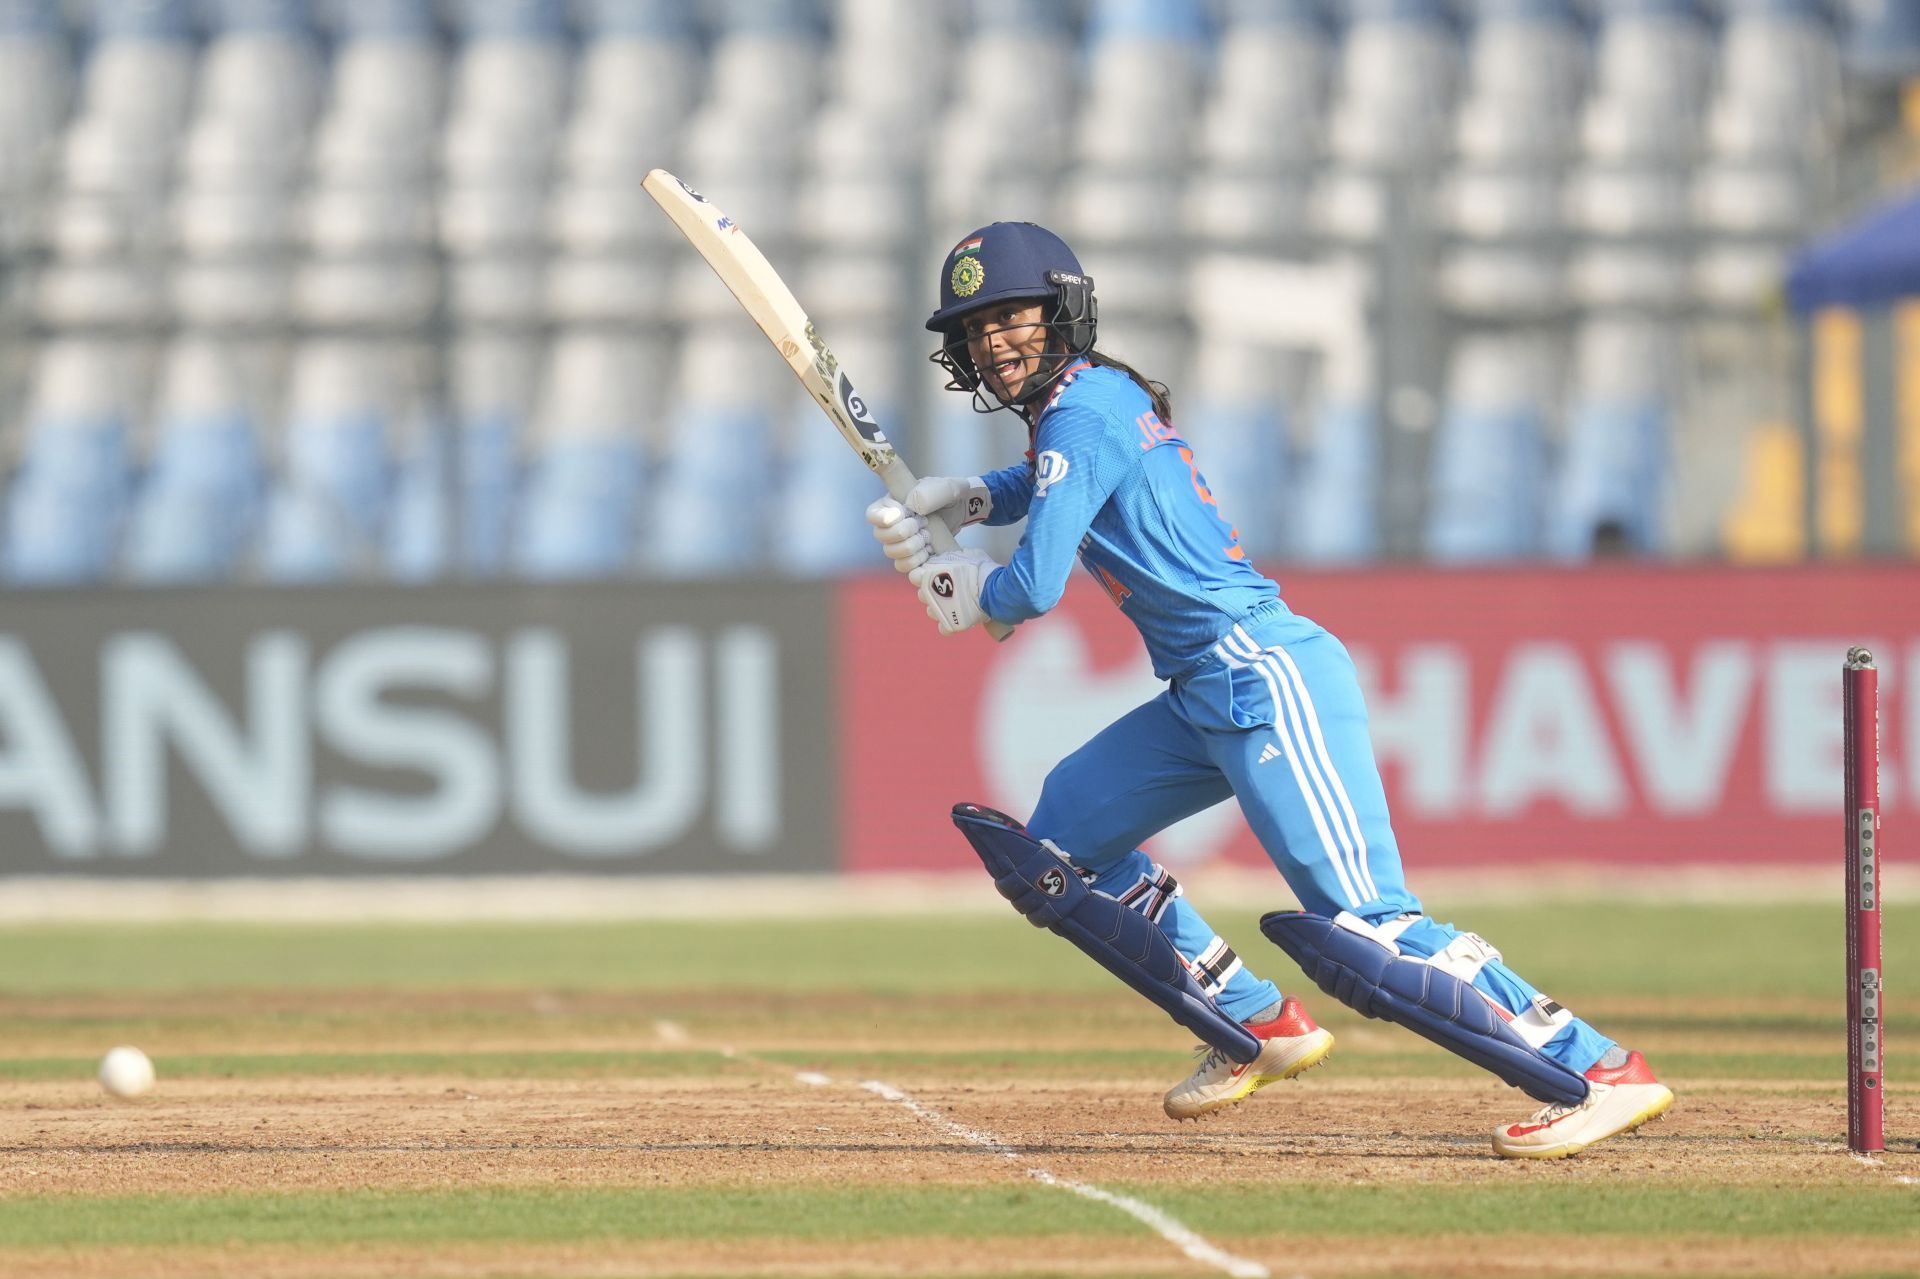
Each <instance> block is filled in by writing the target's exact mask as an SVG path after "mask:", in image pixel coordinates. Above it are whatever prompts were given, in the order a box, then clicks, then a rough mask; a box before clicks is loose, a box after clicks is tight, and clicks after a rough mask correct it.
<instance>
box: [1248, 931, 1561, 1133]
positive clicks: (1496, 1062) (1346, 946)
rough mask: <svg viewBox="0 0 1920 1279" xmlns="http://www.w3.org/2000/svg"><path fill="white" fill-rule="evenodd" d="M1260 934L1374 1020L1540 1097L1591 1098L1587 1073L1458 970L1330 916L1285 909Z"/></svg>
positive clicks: (1320, 983) (1332, 992)
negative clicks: (1534, 1039)
mask: <svg viewBox="0 0 1920 1279" xmlns="http://www.w3.org/2000/svg"><path fill="white" fill-rule="evenodd" d="M1260 931H1261V932H1263V933H1265V934H1266V935H1267V940H1269V941H1271V942H1272V943H1273V944H1274V945H1276V946H1278V947H1279V948H1280V949H1281V950H1284V951H1286V952H1287V954H1289V955H1291V956H1293V959H1294V962H1295V963H1297V964H1299V965H1300V967H1301V969H1302V970H1303V971H1304V972H1305V973H1306V974H1307V976H1309V977H1311V978H1312V979H1313V980H1314V983H1315V984H1316V985H1318V986H1319V987H1320V989H1322V990H1324V991H1326V992H1327V993H1328V994H1329V995H1332V996H1333V997H1334V998H1335V999H1337V1000H1339V1001H1340V1002H1341V1003H1343V1004H1345V1005H1346V1006H1347V1007H1349V1008H1351V1009H1354V1010H1355V1011H1356V1012H1359V1013H1361V1014H1363V1015H1365V1016H1368V1017H1377V1018H1379V1019H1380V1020H1382V1021H1390V1022H1392V1023H1394V1024H1395V1025H1396V1026H1405V1027H1406V1028H1407V1029H1408V1030H1411V1031H1412V1032H1413V1033H1414V1034H1416V1035H1419V1036H1421V1037H1423V1038H1426V1039H1431V1040H1432V1041H1433V1042H1434V1043H1436V1044H1439V1045H1440V1046H1441V1047H1442V1048H1445V1049H1446V1050H1447V1051H1448V1052H1451V1053H1454V1054H1457V1055H1458V1056H1461V1057H1464V1058H1466V1059H1467V1060H1468V1061H1470V1062H1472V1063H1473V1064H1474V1065H1476V1066H1480V1067H1482V1068H1483V1069H1486V1070H1490V1071H1492V1072H1493V1073H1494V1074H1496V1075H1498V1076H1499V1077H1500V1078H1502V1079H1504V1080H1506V1081H1507V1082H1508V1083H1510V1084H1512V1085H1513V1086H1514V1087H1515V1088H1518V1089H1520V1090H1521V1091H1522V1092H1524V1093H1526V1094H1527V1095H1528V1096H1530V1097H1535V1098H1538V1099H1539V1100H1541V1101H1546V1102H1557V1103H1559V1104H1561V1105H1574V1104H1576V1103H1578V1102H1582V1101H1585V1100H1586V1099H1587V1081H1586V1077H1585V1076H1583V1075H1581V1074H1580V1073H1579V1072H1578V1071H1575V1070H1574V1069H1572V1068H1571V1067H1569V1066H1565V1065H1562V1064H1561V1063H1560V1062H1557V1061H1555V1060H1554V1059H1553V1058H1551V1057H1549V1056H1547V1055H1546V1054H1545V1053H1543V1052H1541V1051H1540V1050H1539V1049H1538V1048H1535V1047H1534V1046H1533V1045H1532V1044H1530V1043H1528V1042H1527V1041H1526V1040H1524V1039H1522V1038H1521V1037H1520V1035H1519V1033H1518V1032H1517V1031H1515V1030H1514V1029H1513V1027H1511V1026H1509V1025H1507V1023H1506V1020H1505V1019H1504V1018H1503V1017H1501V1016H1500V1014H1499V1013H1497V1012H1495V1011H1494V1009H1493V1005H1492V1004H1490V1003H1489V1002H1487V997H1486V996H1485V995H1482V994H1481V993H1480V992H1479V991H1478V990H1475V989H1474V988H1473V986H1472V985H1470V984H1469V983H1467V982H1464V981H1461V980H1460V979H1459V978H1458V977H1455V976H1454V975H1453V974H1452V973H1449V972H1445V971H1443V970H1442V969H1439V968H1435V967H1434V966H1433V965H1432V964H1428V963H1425V962H1423V961H1421V960H1419V959H1417V958H1414V957H1413V956H1410V955H1401V954H1396V953H1395V952H1394V951H1393V950H1391V949H1390V948H1388V947H1386V946H1383V945H1381V944H1380V943H1379V942H1378V941H1375V940H1374V939H1373V938H1371V937H1366V936H1363V935H1362V934H1360V933H1356V932H1354V931H1353V930H1352V929H1349V928H1342V927H1341V926H1340V925H1338V924H1336V923H1334V922H1333V921H1332V920H1331V919H1328V918H1327V917H1326V916H1324V915H1309V914H1307V913H1306V912H1304V911H1296V910H1282V911H1275V912H1274V913H1273V914H1271V915H1265V916H1262V917H1261V920H1260Z"/></svg>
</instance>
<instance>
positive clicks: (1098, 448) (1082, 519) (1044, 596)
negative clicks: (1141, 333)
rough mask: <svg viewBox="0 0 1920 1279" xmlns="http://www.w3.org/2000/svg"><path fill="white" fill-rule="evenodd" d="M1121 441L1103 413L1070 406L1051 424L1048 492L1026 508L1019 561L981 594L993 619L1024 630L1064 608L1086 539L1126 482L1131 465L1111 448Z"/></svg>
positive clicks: (1042, 468) (1046, 431)
mask: <svg viewBox="0 0 1920 1279" xmlns="http://www.w3.org/2000/svg"><path fill="white" fill-rule="evenodd" d="M1118 438H1119V437H1118V435H1117V434H1116V432H1115V431H1114V430H1112V429H1110V423H1109V420H1108V418H1107V416H1106V414H1104V413H1102V412H1100V411H1099V410H1098V409H1094V408H1079V407H1075V406H1066V407H1062V408H1060V409H1057V410H1055V411H1054V412H1053V413H1052V414H1051V415H1049V416H1048V418H1047V420H1046V421H1045V423H1044V424H1043V426H1042V430H1041V432H1040V438H1039V439H1038V440H1036V441H1035V448H1036V450H1037V451H1038V454H1039V461H1038V463H1037V466H1038V473H1039V474H1044V475H1048V476H1051V477H1052V478H1050V479H1049V481H1048V484H1047V490H1046V492H1044V493H1037V494H1036V495H1035V496H1034V497H1033V499H1032V500H1031V502H1029V504H1028V508H1027V530H1026V533H1025V534H1024V535H1023V536H1022V537H1021V539H1020V545H1019V546H1018V547H1017V548H1016V549H1015V550H1014V552H1013V559H1012V560H1011V561H1010V562H1009V563H1008V564H1007V566H1006V567H1005V568H1001V569H998V570H996V571H995V572H993V573H991V574H989V575H988V577H987V580H986V584H985V585H984V586H983V587H982V588H981V591H980V604H981V607H982V608H984V609H985V610H986V612H987V616H989V617H991V618H993V619H994V620H995V621H997V622H1009V623H1012V622H1024V621H1026V620H1027V619H1028V618H1030V617H1038V616H1040V615H1041V614H1042V613H1044V612H1046V611H1047V610H1048V609H1051V608H1052V607H1053V606H1054V605H1055V604H1058V603H1059V602H1060V596H1061V595H1062V594H1063V593H1064V592H1065V591H1066V589H1067V578H1068V577H1069V576H1070V575H1071V574H1072V573H1073V566H1074V563H1075V561H1076V559H1077V558H1078V556H1079V552H1080V539H1081V538H1083V537H1085V536H1086V533H1087V529H1088V527H1089V526H1091V525H1092V523H1093V517H1094V516H1095V515H1097V514H1099V513H1100V508H1101V507H1103V506H1105V505H1106V504H1107V499H1108V498H1109V497H1111V496H1112V495H1113V490H1114V486H1115V485H1117V484H1118V483H1119V482H1120V473H1121V470H1122V468H1123V466H1124V465H1125V457H1124V455H1123V454H1122V453H1121V452H1120V451H1119V450H1118V449H1117V448H1116V447H1115V445H1114V443H1113V441H1114V440H1116V439H1118ZM1049 453H1053V454H1057V455H1058V460H1057V461H1056V460H1053V459H1050V458H1048V457H1047V454H1049ZM1035 487H1036V488H1037V487H1038V485H1037V483H1036V485H1035Z"/></svg>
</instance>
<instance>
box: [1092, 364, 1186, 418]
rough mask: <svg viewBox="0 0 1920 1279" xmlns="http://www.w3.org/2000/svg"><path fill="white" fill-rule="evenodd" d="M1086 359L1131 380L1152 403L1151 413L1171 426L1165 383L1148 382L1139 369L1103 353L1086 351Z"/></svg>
mask: <svg viewBox="0 0 1920 1279" xmlns="http://www.w3.org/2000/svg"><path fill="white" fill-rule="evenodd" d="M1087 358H1088V359H1089V360H1092V361H1093V362H1094V363H1095V364H1097V365H1099V366H1101V367H1102V368H1109V369H1119V370H1120V371H1121V372H1122V373H1124V374H1126V375H1127V376H1128V377H1130V378H1132V379H1133V384H1134V385H1135V386H1137V387H1139V388H1140V389H1141V390H1143V391H1145V392H1146V393H1147V398H1148V399H1150V400H1152V401H1153V411H1154V413H1155V414H1156V415H1157V416H1158V417H1159V418H1160V420H1161V421H1162V422H1165V423H1166V424H1167V425H1168V426H1172V425H1173V396H1172V393H1171V392H1169V391H1168V390H1167V384H1166V383H1165V382H1152V381H1149V380H1148V379H1147V376H1146V375H1145V374H1144V373H1142V372H1140V370H1139V369H1136V368H1134V367H1133V366H1132V365H1131V364H1128V363H1127V362H1125V361H1124V360H1116V359H1114V358H1113V357H1112V356H1111V355H1108V354H1107V353H1106V352H1105V351H1101V350H1098V349H1095V350H1092V351H1088V352H1087Z"/></svg>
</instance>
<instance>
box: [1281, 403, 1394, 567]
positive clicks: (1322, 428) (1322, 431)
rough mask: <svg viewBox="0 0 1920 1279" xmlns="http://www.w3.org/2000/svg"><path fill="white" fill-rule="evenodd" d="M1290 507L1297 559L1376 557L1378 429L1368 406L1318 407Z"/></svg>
mask: <svg viewBox="0 0 1920 1279" xmlns="http://www.w3.org/2000/svg"><path fill="white" fill-rule="evenodd" d="M1293 505H1294V510H1293V512H1292V515H1293V521H1294V526H1293V539H1292V548H1293V553H1294V554H1295V555H1297V556H1298V557H1300V558H1301V559H1304V560H1310V561H1314V562H1318V563H1352V562H1355V561H1359V560H1366V559H1370V558H1372V557H1373V556H1374V555H1376V554H1378V553H1379V549H1380V545H1379V543H1380V534H1379V517H1378V512H1379V508H1380V427H1379V423H1378V421H1377V420H1376V419H1375V417H1374V414H1373V411H1372V410H1371V408H1369V407H1368V406H1367V405H1366V404H1364V403H1360V402H1358V401H1354V400H1350V399H1346V398H1339V397H1336V398H1333V399H1330V400H1329V401H1328V402H1327V403H1326V404H1325V405H1323V406H1322V407H1321V409H1320V413H1319V416H1318V418H1317V419H1316V420H1315V422H1314V430H1313V449H1312V452H1311V453H1309V454H1308V456H1307V457H1306V459H1305V460H1304V465H1302V467H1301V468H1300V479H1299V483H1298V485H1297V486H1296V489H1295V493H1294V500H1293Z"/></svg>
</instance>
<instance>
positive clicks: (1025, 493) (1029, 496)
mask: <svg viewBox="0 0 1920 1279" xmlns="http://www.w3.org/2000/svg"><path fill="white" fill-rule="evenodd" d="M980 478H981V479H982V480H985V481H986V484H987V492H988V493H990V494H992V496H993V506H992V507H991V508H989V509H988V511H987V521H986V522H987V523H988V524H1014V523H1017V522H1019V521H1020V520H1023V519H1025V518H1026V517H1027V506H1028V504H1029V503H1031V502H1032V501H1033V464H1032V463H1030V462H1020V463H1016V464H1015V465H1013V466H1003V467H1001V468H1000V469H999V470H997V471H988V472H987V473H986V474H985V475H983V476H981V477H980Z"/></svg>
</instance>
